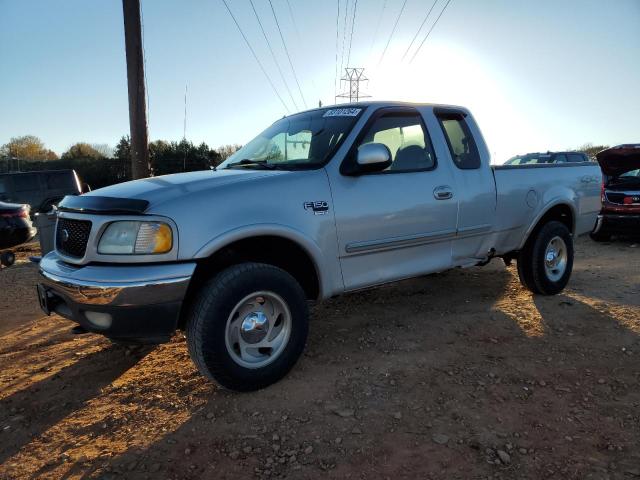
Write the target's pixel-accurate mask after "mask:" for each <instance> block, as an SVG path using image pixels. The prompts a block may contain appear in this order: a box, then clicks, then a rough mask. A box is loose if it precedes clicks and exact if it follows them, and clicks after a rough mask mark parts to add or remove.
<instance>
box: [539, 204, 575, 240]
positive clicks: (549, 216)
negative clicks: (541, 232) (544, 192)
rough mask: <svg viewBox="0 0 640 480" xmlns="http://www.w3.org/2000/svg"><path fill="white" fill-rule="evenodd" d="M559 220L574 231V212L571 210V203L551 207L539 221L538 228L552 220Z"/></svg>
mask: <svg viewBox="0 0 640 480" xmlns="http://www.w3.org/2000/svg"><path fill="white" fill-rule="evenodd" d="M552 220H553V221H557V222H560V223H564V224H565V226H566V227H567V228H568V229H569V231H570V232H571V233H573V223H574V222H573V212H572V211H571V207H569V205H565V204H560V205H555V206H554V207H551V208H550V209H549V210H548V211H547V212H546V213H545V214H544V215H543V216H542V218H540V220H539V221H538V223H537V225H536V228H539V227H541V226H542V225H544V224H545V223H548V222H550V221H552Z"/></svg>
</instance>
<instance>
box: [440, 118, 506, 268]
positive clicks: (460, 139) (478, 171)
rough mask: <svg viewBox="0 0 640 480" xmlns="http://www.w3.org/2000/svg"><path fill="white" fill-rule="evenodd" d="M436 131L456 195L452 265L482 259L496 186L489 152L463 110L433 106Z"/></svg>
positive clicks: (491, 223) (490, 227)
mask: <svg viewBox="0 0 640 480" xmlns="http://www.w3.org/2000/svg"><path fill="white" fill-rule="evenodd" d="M434 113H435V115H436V118H437V120H438V123H439V125H440V133H441V134H442V136H443V137H444V142H445V143H446V145H447V147H448V156H449V158H448V159H447V161H448V162H450V163H451V164H452V165H453V175H454V178H455V183H456V185H457V192H456V193H457V195H458V226H457V232H456V238H455V240H454V242H453V250H452V258H453V262H454V263H455V264H466V263H470V262H471V263H472V262H473V261H474V259H481V258H483V257H484V256H485V255H486V253H487V249H488V248H490V247H488V246H487V244H486V240H487V234H488V233H489V232H490V231H491V230H492V227H493V224H494V219H495V208H496V187H495V180H494V178H493V172H492V170H491V167H490V165H489V162H490V158H489V152H488V150H487V148H486V145H485V144H484V140H483V138H482V134H481V133H480V130H479V129H478V127H477V126H476V124H475V122H474V121H473V118H472V117H471V115H470V114H468V113H467V112H466V111H464V110H459V109H454V108H435V109H434Z"/></svg>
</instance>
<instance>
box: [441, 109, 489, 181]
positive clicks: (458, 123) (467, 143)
mask: <svg viewBox="0 0 640 480" xmlns="http://www.w3.org/2000/svg"><path fill="white" fill-rule="evenodd" d="M436 115H437V117H438V120H439V121H440V125H441V127H442V131H443V133H444V136H445V137H446V139H447V145H448V146H449V152H450V153H451V158H452V159H453V163H454V164H455V165H456V167H458V168H460V169H462V170H471V169H476V168H480V165H481V162H480V153H479V152H478V147H477V146H476V142H475V140H474V139H473V135H472V134H471V130H469V126H468V125H467V122H466V121H465V119H464V115H463V114H461V113H443V114H436Z"/></svg>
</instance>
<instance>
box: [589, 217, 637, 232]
mask: <svg viewBox="0 0 640 480" xmlns="http://www.w3.org/2000/svg"><path fill="white" fill-rule="evenodd" d="M593 233H608V234H613V235H616V234H617V235H640V214H633V215H618V214H611V213H603V214H600V215H598V220H597V221H596V226H595V228H594V229H593Z"/></svg>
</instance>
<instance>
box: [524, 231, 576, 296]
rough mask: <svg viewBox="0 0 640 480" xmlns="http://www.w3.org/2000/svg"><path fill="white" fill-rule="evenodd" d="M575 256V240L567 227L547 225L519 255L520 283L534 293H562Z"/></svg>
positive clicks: (530, 239)
mask: <svg viewBox="0 0 640 480" xmlns="http://www.w3.org/2000/svg"><path fill="white" fill-rule="evenodd" d="M573 254H574V250H573V237H572V236H571V232H570V231H569V229H568V228H567V226H566V225H565V224H563V223H561V222H557V221H551V222H548V223H546V224H544V225H543V226H542V227H541V228H539V229H538V230H537V231H536V232H534V233H533V234H532V236H531V237H529V239H528V240H527V243H526V244H525V246H524V248H523V249H522V250H521V251H520V254H519V255H518V276H519V277H520V282H521V283H522V285H523V286H525V287H526V288H528V289H529V290H531V291H532V292H533V293H539V294H542V295H555V294H557V293H560V292H561V291H562V290H563V289H564V287H565V286H566V285H567V283H568V282H569V278H570V277H571V271H572V269H573Z"/></svg>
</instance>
